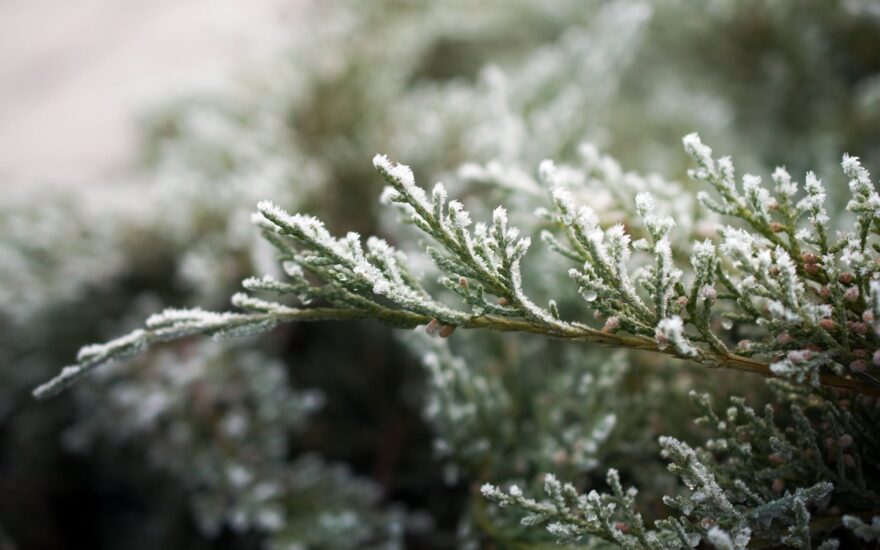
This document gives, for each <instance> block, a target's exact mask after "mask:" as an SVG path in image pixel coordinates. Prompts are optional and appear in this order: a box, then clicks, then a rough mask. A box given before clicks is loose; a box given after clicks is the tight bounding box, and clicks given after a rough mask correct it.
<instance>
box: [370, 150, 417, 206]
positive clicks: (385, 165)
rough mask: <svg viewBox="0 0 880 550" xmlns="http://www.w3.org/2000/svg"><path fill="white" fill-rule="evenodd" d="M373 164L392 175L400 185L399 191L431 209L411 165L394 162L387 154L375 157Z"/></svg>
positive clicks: (384, 172)
mask: <svg viewBox="0 0 880 550" xmlns="http://www.w3.org/2000/svg"><path fill="white" fill-rule="evenodd" d="M373 166H374V167H376V169H377V170H379V171H380V172H381V173H383V174H386V175H387V176H388V177H390V178H391V179H392V180H393V181H394V182H395V183H396V184H397V186H399V189H398V191H400V192H402V193H404V194H406V195H408V196H409V197H410V198H411V199H412V200H413V202H415V203H416V204H417V205H418V206H419V207H420V208H423V209H425V210H430V204H429V203H428V198H427V196H426V195H425V190H424V189H422V188H421V187H419V186H418V185H416V178H415V176H413V172H412V170H411V169H410V167H409V166H407V165H405V164H398V163H396V162H392V161H391V160H390V159H389V158H388V157H387V156H385V155H376V156H375V157H373Z"/></svg>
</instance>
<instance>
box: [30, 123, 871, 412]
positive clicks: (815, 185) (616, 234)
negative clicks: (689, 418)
mask: <svg viewBox="0 0 880 550" xmlns="http://www.w3.org/2000/svg"><path fill="white" fill-rule="evenodd" d="M684 146H685V150H686V151H687V152H688V153H689V154H690V155H691V156H692V157H693V159H694V161H695V163H696V165H697V168H696V169H694V170H692V171H691V175H692V177H694V178H696V179H699V180H703V181H706V182H707V183H709V184H710V185H711V186H712V188H714V190H715V192H716V197H714V198H713V197H712V196H710V195H708V194H700V195H699V198H700V200H701V202H702V203H703V205H704V206H705V207H707V208H709V209H710V210H713V211H716V212H718V213H720V214H722V215H725V216H728V217H730V218H734V219H738V220H739V221H740V223H741V226H730V225H726V226H720V227H718V234H719V235H720V237H721V241H720V243H719V245H718V246H717V247H716V245H715V244H713V243H712V242H711V241H710V240H708V239H707V240H705V241H704V242H702V243H697V244H695V245H694V247H693V253H692V255H691V258H690V263H691V267H692V273H691V274H690V276H689V277H688V279H685V277H684V272H683V270H682V269H680V268H679V267H678V263H677V261H676V258H675V255H674V252H673V248H672V243H671V240H670V235H671V234H672V232H673V229H674V226H675V221H674V220H673V218H672V217H671V216H668V215H663V214H658V213H656V212H655V208H656V207H655V203H654V199H653V197H652V195H651V194H650V193H649V192H641V193H639V194H638V195H637V196H636V198H635V203H636V204H635V208H636V213H637V215H638V217H639V218H640V220H639V222H640V223H638V224H637V225H634V228H633V231H634V232H635V233H633V232H627V231H626V230H625V229H624V227H623V226H622V225H620V224H617V225H614V226H612V227H609V228H603V227H602V226H601V225H600V222H599V219H598V217H597V216H596V215H595V213H594V211H593V210H592V209H591V208H590V207H588V206H584V205H581V204H578V202H576V201H575V199H574V197H573V195H572V193H571V192H570V191H569V189H568V186H567V185H566V183H567V182H565V181H564V180H563V179H562V178H560V175H559V170H558V169H557V168H556V167H555V166H554V165H553V163H552V162H549V161H546V162H544V163H542V164H541V167H540V169H539V174H540V180H541V182H542V183H543V185H544V186H545V188H546V190H547V192H548V194H549V195H550V196H551V197H552V199H551V200H552V204H553V206H552V208H547V209H540V210H539V212H538V215H539V217H542V218H544V219H545V220H546V221H547V222H548V223H549V224H551V225H552V226H555V228H556V229H557V232H555V233H554V232H546V233H544V235H543V237H544V240H545V242H546V243H547V244H548V245H549V246H550V247H551V248H552V249H554V250H555V251H557V252H559V253H560V254H561V255H562V256H563V257H565V258H568V259H570V260H572V261H574V262H577V263H576V264H575V265H576V267H572V268H571V269H569V276H570V277H571V278H572V279H573V281H574V282H575V283H576V286H577V288H578V292H579V293H580V295H581V296H582V297H583V299H584V301H585V303H586V305H587V307H588V308H589V309H592V310H594V311H596V312H598V313H599V314H600V315H602V316H603V317H605V318H606V321H605V324H604V326H603V327H601V328H593V327H592V326H590V325H588V324H586V323H584V322H581V321H576V320H572V321H569V320H565V319H562V318H561V316H560V314H559V310H558V306H557V303H556V302H555V301H554V300H550V301H549V302H548V303H547V305H546V306H541V305H539V304H538V303H536V302H535V301H534V300H533V299H532V298H530V297H529V296H528V295H527V293H526V291H525V290H524V288H523V277H522V260H523V258H524V256H525V254H526V251H527V250H528V248H529V247H530V246H531V238H530V237H529V236H521V235H520V232H519V230H518V229H517V228H514V227H511V226H510V225H509V223H508V214H507V211H506V210H505V209H504V208H503V207H498V208H496V209H495V211H494V212H493V214H492V220H491V222H489V223H486V222H481V223H477V224H473V223H472V220H471V217H470V213H469V212H468V211H467V210H466V209H465V208H464V206H463V205H462V203H461V202H459V201H457V200H450V199H449V197H448V194H447V191H446V189H445V187H444V186H443V184H442V183H438V184H437V185H435V186H434V189H433V191H432V192H431V195H430V197H429V195H428V194H427V193H426V192H425V190H424V189H423V188H421V187H419V186H418V185H416V183H415V178H414V176H413V173H412V171H411V170H410V169H409V168H408V167H406V166H403V165H400V164H395V163H393V162H391V161H390V160H388V159H387V157H384V156H382V155H377V156H376V157H375V158H374V160H373V163H374V165H375V167H376V169H377V171H378V172H379V173H380V174H381V175H382V177H383V178H384V179H385V181H386V182H387V183H388V187H386V189H385V192H383V194H382V201H383V202H385V203H389V204H393V205H395V207H396V208H397V209H398V210H399V212H400V213H401V216H402V218H403V219H404V220H407V221H408V222H410V223H412V224H413V225H414V226H415V227H416V228H417V229H418V230H420V231H421V232H422V233H424V234H425V236H427V237H429V238H430V239H431V241H430V243H429V244H426V246H425V254H426V255H427V256H428V257H429V258H430V259H431V260H432V262H433V263H434V265H435V266H436V268H437V269H438V270H439V271H440V272H442V273H444V275H443V276H442V277H441V279H440V283H441V284H442V285H443V286H445V287H446V288H447V289H448V290H449V291H451V293H453V294H456V295H458V297H459V299H460V300H461V301H462V302H464V304H466V305H467V306H469V307H468V308H467V309H462V308H456V307H452V306H449V305H447V304H446V303H444V301H443V300H441V299H439V298H438V297H435V296H432V295H431V294H429V293H428V292H427V291H426V290H425V288H424V287H423V286H422V284H421V283H420V282H419V280H418V279H417V278H416V277H415V276H414V274H413V273H412V271H411V269H410V267H409V265H408V262H407V258H406V256H405V255H404V254H403V253H401V252H399V251H398V250H396V249H394V248H393V247H391V246H390V245H389V244H388V243H387V242H386V241H384V240H382V239H379V238H376V237H370V238H369V239H367V241H366V243H362V240H361V237H360V236H359V235H358V234H356V233H348V234H347V235H346V236H345V237H342V238H336V237H333V236H332V235H331V234H330V233H329V231H328V230H327V229H326V228H325V227H324V225H323V223H322V222H321V221H320V220H318V219H316V218H314V217H311V216H306V215H302V214H296V215H290V214H288V213H287V212H285V211H284V210H283V209H281V208H279V207H278V206H276V205H275V204H273V203H271V202H269V201H263V202H261V203H260V204H259V205H258V210H259V214H258V215H257V216H256V217H255V218H254V220H255V222H256V223H257V224H258V225H259V226H260V227H261V229H262V231H263V235H264V237H265V238H266V240H268V241H269V242H270V243H271V244H272V245H273V246H275V248H276V249H277V250H278V252H279V254H280V260H281V261H282V263H283V266H284V270H285V272H286V273H287V276H288V280H287V281H279V280H276V279H275V278H273V277H271V276H265V277H263V278H250V279H248V280H246V281H245V282H244V286H245V288H246V290H248V291H251V292H260V293H269V294H275V295H281V296H290V297H292V298H295V299H297V301H298V302H299V303H300V304H301V306H293V305H288V304H285V303H283V302H280V301H272V300H266V299H264V298H259V297H255V296H253V295H251V294H247V293H239V294H236V295H235V296H234V297H233V304H234V305H236V306H237V307H239V308H241V309H244V310H245V311H246V313H211V312H206V311H202V310H199V309H193V310H167V311H165V312H164V313H161V314H158V315H154V316H153V317H151V318H150V319H149V320H148V322H147V327H146V329H145V330H138V331H135V332H133V333H131V334H129V335H127V336H124V337H122V338H119V339H117V340H114V341H112V342H109V343H108V344H103V345H95V346H88V347H86V348H83V349H82V350H81V351H80V354H79V356H78V363H77V364H76V365H73V366H71V367H68V368H66V369H65V370H64V372H63V373H62V374H61V375H60V376H59V377H58V378H57V379H55V380H54V381H52V382H50V383H48V384H47V385H46V386H44V387H43V388H41V389H40V390H38V392H37V393H38V395H51V394H53V393H56V392H57V391H58V390H60V389H61V388H63V387H64V386H66V385H67V384H68V383H70V382H71V381H72V380H74V379H75V378H77V377H78V376H80V375H82V374H84V373H86V372H88V371H90V370H91V369H93V368H94V367H96V366H98V365H101V364H103V363H107V362H110V361H113V360H116V359H120V358H125V357H127V356H130V355H132V354H135V353H137V352H139V351H140V350H142V349H143V348H145V347H147V346H149V345H150V344H152V343H155V342H161V341H168V340H173V339H176V338H180V337H183V336H188V335H191V334H196V333H206V334H212V335H214V336H215V337H221V338H222V337H226V336H240V335H246V334H252V333H257V332H262V331H265V330H267V329H270V328H273V327H274V326H276V325H277V324H278V323H281V322H287V321H293V320H326V319H362V318H373V319H377V320H379V321H382V322H384V323H386V324H390V325H392V326H397V327H414V326H418V325H426V327H427V328H426V330H427V332H428V333H429V334H431V335H439V336H441V337H448V336H449V335H451V334H452V332H453V331H454V330H455V329H456V328H457V327H462V328H489V329H493V330H498V331H519V332H530V333H538V334H544V335H547V336H551V337H554V338H563V339H571V340H578V341H586V342H594V343H600V344H607V345H615V346H618V347H625V348H632V349H644V350H653V351H658V352H662V353H665V354H668V355H672V356H675V357H679V358H684V359H690V360H694V361H696V362H699V363H703V364H706V365H710V366H718V367H724V368H733V369H738V370H744V371H751V372H756V373H759V374H764V375H771V374H773V375H777V376H785V377H789V378H792V379H794V380H796V381H798V382H802V383H809V384H812V385H813V386H816V387H818V386H819V385H820V383H824V384H826V385H829V386H835V387H841V388H854V389H857V390H860V391H863V392H866V393H872V392H873V393H876V392H877V388H878V386H880V383H878V381H877V379H876V378H875V377H874V376H873V374H872V371H873V369H874V366H873V355H874V352H875V351H876V350H877V348H878V346H877V344H876V342H877V338H878V337H877V334H876V331H875V330H874V328H873V319H874V315H875V312H874V307H873V303H875V302H876V303H878V304H880V298H878V299H874V298H873V297H874V295H875V294H876V293H877V292H878V291H880V282H875V281H874V273H875V271H874V266H876V265H877V264H876V263H875V262H874V261H873V254H875V252H874V251H873V249H872V248H871V247H870V245H871V244H873V241H872V239H871V237H872V236H873V233H874V230H875V229H877V228H878V227H880V226H878V225H877V223H876V221H875V213H874V210H873V208H872V207H871V205H872V204H874V203H876V202H880V199H878V198H877V194H876V192H875V191H874V190H873V186H872V184H871V182H870V179H869V176H868V174H867V172H866V171H865V170H864V169H863V168H862V167H861V165H860V164H859V163H858V159H856V158H854V157H850V156H845V157H844V161H843V168H844V172H845V173H846V174H847V176H849V177H850V178H851V179H850V187H851V189H852V191H853V197H854V198H853V200H852V201H851V202H850V204H849V209H850V210H851V211H853V212H854V213H855V214H857V218H856V220H855V222H854V229H853V230H852V231H851V232H848V233H847V232H843V233H840V234H839V235H838V237H837V238H836V239H835V240H834V241H833V242H831V241H830V240H829V237H828V228H827V224H828V217H827V215H826V214H825V213H824V206H823V204H824V192H823V190H822V189H823V188H822V186H821V182H819V180H818V179H817V178H816V177H815V176H814V175H813V174H808V175H807V179H806V184H805V197H804V198H803V199H801V200H799V201H795V200H794V198H793V195H794V193H795V191H796V189H797V185H796V184H795V183H793V182H792V181H791V177H790V176H789V175H788V174H787V172H785V170H784V169H778V170H777V171H776V172H775V173H774V179H775V181H776V190H775V192H771V191H770V190H769V189H768V188H766V187H763V186H761V185H760V183H759V182H760V179H759V178H758V177H757V176H752V175H748V174H747V175H746V176H744V178H743V185H742V191H740V190H739V188H738V186H737V183H736V181H735V177H734V168H733V163H732V162H731V161H730V159H729V158H726V157H725V158H721V159H715V158H713V157H712V152H711V149H709V148H708V147H707V146H705V145H703V144H702V143H701V142H700V140H699V137H698V136H697V135H696V134H691V135H688V136H686V137H685V138H684ZM771 207H772V211H771ZM806 221H809V222H810V225H809V226H806V225H805V222H806ZM472 225H473V228H471V226H472ZM633 237H636V239H635V240H634V239H633ZM716 248H717V249H719V250H720V252H721V253H722V254H723V255H724V257H726V258H729V264H728V263H725V262H722V261H721V256H720V255H719V253H718V251H716ZM634 253H635V254H636V256H634ZM306 273H308V275H309V277H311V278H308V277H307V276H306ZM875 287H876V290H875ZM315 300H320V301H322V302H323V303H324V304H326V306H322V307H309V305H310V304H311V303H312V302H313V301H315ZM302 306H304V307H302ZM876 313H877V314H878V315H880V310H878V311H877V312H876ZM719 318H723V319H724V323H722V328H724V325H725V324H728V323H731V322H734V321H735V322H737V325H738V331H739V332H741V333H743V334H748V335H749V336H753V338H754V341H751V340H746V341H742V342H740V343H738V344H737V345H736V347H735V348H732V346H730V345H729V344H728V343H725V341H724V336H723V333H722V332H721V331H720V330H718V329H717V328H715V326H713V324H714V323H716V321H717V320H719ZM780 354H783V355H782V356H781V357H780Z"/></svg>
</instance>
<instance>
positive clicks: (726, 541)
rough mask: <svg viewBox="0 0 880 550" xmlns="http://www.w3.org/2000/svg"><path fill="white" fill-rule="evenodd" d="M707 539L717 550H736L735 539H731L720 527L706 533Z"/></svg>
mask: <svg viewBox="0 0 880 550" xmlns="http://www.w3.org/2000/svg"><path fill="white" fill-rule="evenodd" d="M706 539H708V541H709V543H710V544H711V545H712V546H714V547H715V548H716V549H717V550H736V546H734V545H733V539H731V538H730V535H728V534H727V532H726V531H723V530H721V529H719V528H718V527H712V528H711V529H709V532H708V533H706Z"/></svg>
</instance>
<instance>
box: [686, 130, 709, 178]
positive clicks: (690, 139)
mask: <svg viewBox="0 0 880 550" xmlns="http://www.w3.org/2000/svg"><path fill="white" fill-rule="evenodd" d="M681 142H682V144H683V145H684V150H685V151H687V153H688V154H689V155H690V156H691V157H693V159H694V160H696V161H697V163H698V164H699V165H701V166H704V167H705V168H706V169H707V170H710V171H711V170H714V168H715V162H714V161H713V160H712V149H711V148H709V147H708V146H706V145H703V142H702V141H701V140H700V135H699V134H698V133H696V132H694V133H692V134H688V135H686V136H684V137H683V138H682V140H681Z"/></svg>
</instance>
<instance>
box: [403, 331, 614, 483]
mask: <svg viewBox="0 0 880 550" xmlns="http://www.w3.org/2000/svg"><path fill="white" fill-rule="evenodd" d="M418 332H419V334H417V335H414V336H417V337H415V338H409V339H408V340H409V344H410V346H411V348H412V349H413V350H414V351H416V352H419V353H421V354H422V364H423V365H424V366H425V368H426V369H428V373H429V378H428V380H427V385H428V395H427V401H426V404H425V410H424V411H425V417H426V419H427V420H428V422H429V423H430V424H431V426H432V428H433V429H434V432H435V440H434V444H435V452H436V455H437V457H438V458H440V459H442V460H443V461H444V464H445V466H446V468H447V470H446V473H447V476H448V477H449V481H450V482H452V481H455V480H456V479H457V478H458V473H459V472H462V471H463V472H464V473H469V472H470V471H472V470H473V469H474V468H476V467H478V466H480V465H482V464H485V463H486V462H491V463H492V469H493V471H496V472H506V473H508V474H509V475H514V476H521V475H525V474H526V473H528V472H537V471H543V470H544V469H546V468H548V467H553V468H562V469H564V470H565V471H568V472H572V473H573V474H585V473H587V472H590V471H592V470H593V469H594V468H596V466H597V465H598V463H599V460H600V458H601V457H602V456H603V451H604V450H605V449H604V445H605V443H606V442H607V441H608V439H609V438H610V436H611V435H612V433H613V430H614V428H615V426H616V424H617V416H618V414H620V413H621V412H622V411H624V410H625V409H626V407H627V405H628V404H629V403H628V400H627V399H626V398H625V397H622V396H619V394H618V397H617V398H614V397H612V396H614V395H615V394H616V393H617V392H618V390H619V385H620V383H621V379H622V378H623V376H624V375H625V374H626V370H627V364H626V362H625V361H624V357H623V355H622V354H617V355H615V356H613V357H611V358H610V359H609V358H605V357H601V358H600V357H599V356H597V355H586V356H584V355H583V354H575V353H563V354H562V355H561V357H559V358H558V359H556V357H555V356H554V354H552V350H548V349H547V348H546V347H545V346H544V345H542V344H543V342H541V341H533V342H522V343H519V342H516V343H514V342H513V341H510V340H511V339H496V340H493V341H492V342H491V343H489V345H488V347H489V348H490V349H492V350H493V352H488V353H486V352H484V353H482V354H481V353H479V352H477V351H474V349H473V345H472V344H470V343H464V344H463V345H461V346H460V347H461V348H462V350H464V351H463V353H467V354H468V360H467V361H466V360H465V358H464V357H463V356H457V355H455V354H453V352H452V350H451V349H450V345H449V343H448V342H445V341H443V340H442V339H437V338H430V337H429V336H427V335H425V334H423V333H421V331H418ZM466 337H467V336H465V335H462V338H466ZM483 338H484V341H485V336H483ZM496 350H497V351H496ZM496 354H497V355H496ZM548 354H549V356H548ZM498 355H500V356H501V357H498ZM541 356H543V357H544V359H545V364H546V367H545V370H544V371H543V372H534V369H531V368H530V365H531V364H532V363H533V362H534V361H536V360H537V359H538V358H539V357H541ZM550 357H552V358H553V359H550ZM600 359H601V360H600ZM556 360H558V362H559V364H557V365H554V364H552V362H554V361H556Z"/></svg>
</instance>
